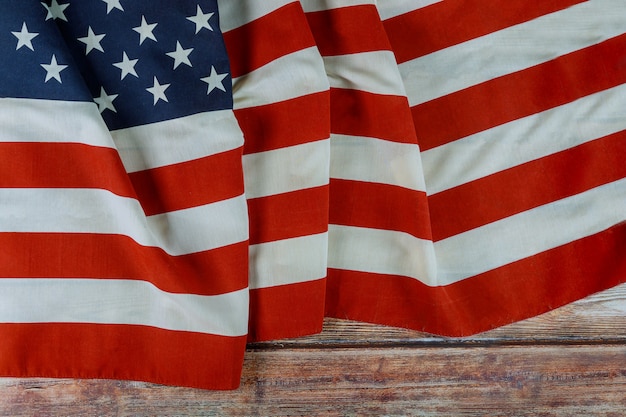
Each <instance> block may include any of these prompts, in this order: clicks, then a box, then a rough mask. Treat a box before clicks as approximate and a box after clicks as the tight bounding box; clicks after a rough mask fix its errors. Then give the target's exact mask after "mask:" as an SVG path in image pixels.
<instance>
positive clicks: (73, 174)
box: [0, 142, 135, 197]
mask: <svg viewBox="0 0 626 417" xmlns="http://www.w3.org/2000/svg"><path fill="white" fill-rule="evenodd" d="M0 188H99V189H105V190H109V191H111V192H113V193H115V194H117V195H120V196H124V197H134V196H135V192H134V190H133V187H132V185H131V183H130V181H129V180H128V176H127V174H126V170H125V169H124V166H123V165H122V161H121V160H120V157H119V155H118V153H117V151H116V150H115V149H112V148H105V147H99V146H91V145H85V144H81V143H47V142H37V143H30V142H2V143H0Z"/></svg>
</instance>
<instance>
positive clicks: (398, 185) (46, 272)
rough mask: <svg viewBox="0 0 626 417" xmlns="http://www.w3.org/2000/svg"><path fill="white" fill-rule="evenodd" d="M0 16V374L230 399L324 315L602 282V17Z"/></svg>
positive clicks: (615, 11) (85, 8)
mask: <svg viewBox="0 0 626 417" xmlns="http://www.w3.org/2000/svg"><path fill="white" fill-rule="evenodd" d="M2 8H3V10H2V13H1V14H0V53H1V54H2V55H3V56H4V57H5V60H4V62H3V63H2V64H0V65H1V66H2V70H3V71H2V72H1V73H0V107H1V109H0V127H1V130H0V171H1V172H2V175H0V239H2V245H1V246H0V248H1V249H0V340H2V342H1V343H0V374H2V375H8V376H22V377H26V376H29V377H32V376H46V377H75V378H78V377H80V378H113V379H131V380H142V381H151V382H158V383H163V384H170V385H181V386H193V387H201V388H209V389H230V388H235V387H236V386H237V385H238V382H239V375H240V372H241V367H242V361H243V355H244V350H245V344H246V342H247V341H261V340H269V339H280V338H286V337H297V336H302V335H306V334H314V333H317V332H319V331H320V330H321V326H322V320H323V317H324V316H330V317H337V318H342V319H350V320H359V321H365V322H371V323H379V324H385V325H393V326H400V327H405V328H410V329H416V330H422V331H427V332H431V333H435V334H439V335H452V336H461V335H469V334H473V333H477V332H481V331H484V330H488V329H491V328H494V327H497V326H501V325H504V324H507V323H511V322H513V321H516V320H521V319H524V318H527V317H531V316H533V315H537V314H540V313H542V312H545V311H548V310H550V309H552V308H556V307H558V306H560V305H563V304H565V303H568V302H571V301H574V300H576V299H579V298H582V297H585V296H586V295H589V294H591V293H594V292H597V291H600V290H603V289H606V288H609V287H611V286H614V285H617V284H619V283H621V282H625V281H626V163H625V162H624V161H625V160H626V116H625V115H624V110H623V109H624V108H626V102H625V101H626V90H625V88H626V26H625V25H624V22H626V4H624V3H623V2H622V1H621V0H587V1H584V0H554V1H551V2H538V3H536V4H534V3H533V4H530V3H529V2H522V1H519V0H508V1H502V0H487V1H482V2H476V1H474V0H469V1H468V0H466V1H460V0H378V1H376V0H351V1H348V0H301V1H290V0H267V1H255V0H193V1H192V0H184V1H179V2H167V1H164V0H158V1H156V0H155V1H151V2H148V1H145V2H130V1H127V0H90V1H86V0H85V1H82V2H78V1H75V0H74V1H72V0H48V1H44V2H24V1H17V0H10V1H9V0H7V1H6V2H5V4H4V5H3V6H2ZM222 33H223V35H222Z"/></svg>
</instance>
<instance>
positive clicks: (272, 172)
mask: <svg viewBox="0 0 626 417" xmlns="http://www.w3.org/2000/svg"><path fill="white" fill-rule="evenodd" d="M218 4H219V7H220V13H221V24H222V30H223V31H224V38H225V41H226V47H227V50H228V53H229V57H230V59H231V66H232V73H233V89H234V91H233V94H234V106H235V116H236V117H237V120H238V121H239V124H240V126H241V128H242V130H243V133H244V138H245V145H244V156H243V168H244V174H245V188H246V197H247V199H248V210H249V215H250V275H249V280H250V325H249V340H250V341H258V340H270V339H280V338H285V337H295V336H301V335H306V334H311V333H316V332H319V331H320V330H321V329H322V321H323V317H324V294H325V287H326V280H325V277H326V253H327V250H328V233H327V232H328V164H329V159H330V153H329V151H330V147H329V136H330V112H329V104H328V102H329V92H328V81H327V78H326V74H325V72H324V64H323V62H322V58H321V56H320V54H319V51H318V49H317V47H316V45H315V40H314V39H313V36H312V35H311V31H310V30H309V27H308V24H307V21H306V19H305V16H304V12H303V11H302V7H301V6H300V3H299V2H298V1H289V0H264V1H259V2H257V1H249V0H220V1H218Z"/></svg>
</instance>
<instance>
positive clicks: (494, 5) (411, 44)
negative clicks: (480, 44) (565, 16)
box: [383, 0, 585, 63]
mask: <svg viewBox="0 0 626 417" xmlns="http://www.w3.org/2000/svg"><path fill="white" fill-rule="evenodd" d="M584 1H585V0H551V1H536V2H528V1H526V0H487V1H486V0H446V1H442V2H439V3H436V4H433V5H430V6H427V7H424V8H421V9H418V10H415V11H413V12H409V13H406V14H403V15H400V16H396V17H392V18H390V19H388V20H385V21H384V22H383V23H384V26H385V29H386V31H387V36H388V37H389V41H390V42H391V45H392V47H393V51H394V53H395V54H396V59H397V61H398V63H403V62H406V61H410V60H411V59H415V58H418V57H420V56H423V55H426V54H429V53H431V52H435V51H438V50H440V49H444V48H447V47H449V46H452V45H456V44H459V43H462V42H465V41H468V40H470V39H474V38H478V37H480V36H484V35H487V34H489V33H492V32H496V31H498V30H501V29H504V28H507V27H509V26H513V25H516V24H520V23H523V22H527V21H529V20H532V19H535V18H537V17H540V16H543V15H546V14H549V13H553V12H556V11H559V10H563V9H566V8H568V7H570V6H573V5H575V4H578V3H583V2H584Z"/></svg>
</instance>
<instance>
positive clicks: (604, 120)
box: [422, 84, 626, 195]
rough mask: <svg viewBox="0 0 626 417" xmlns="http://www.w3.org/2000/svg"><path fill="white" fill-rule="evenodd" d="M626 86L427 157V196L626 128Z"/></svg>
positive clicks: (428, 153) (424, 156) (456, 143)
mask: <svg viewBox="0 0 626 417" xmlns="http://www.w3.org/2000/svg"><path fill="white" fill-rule="evenodd" d="M624 109H626V84H624V85H621V86H618V87H614V88H612V89H609V90H605V91H602V92H599V93H596V94H593V95H589V96H586V97H583V98H581V99H578V100H576V101H574V102H571V103H568V104H566V105H562V106H559V107H555V108H553V109H550V110H547V111H544V112H542V113H538V114H534V115H532V116H528V117H525V118H522V119H518V120H515V121H512V122H510V123H506V124H504V125H500V126H497V127H494V128H492V129H489V130H486V131H484V132H480V133H477V134H475V135H471V136H468V137H465V138H463V139H460V140H457V141H454V142H451V143H448V144H446V145H442V146H439V147H437V148H433V149H429V150H427V151H424V152H422V161H423V163H424V176H425V178H426V185H427V190H428V194H430V195H432V194H436V193H438V192H440V191H444V190H446V189H449V188H452V187H455V186H458V185H461V184H464V183H467V182H469V181H472V180H475V179H478V178H482V177H484V176H487V175H490V174H493V173H496V172H498V171H501V170H503V169H507V168H511V167H514V166H516V165H519V164H522V163H524V162H528V161H531V160H534V159H538V158H541V157H543V156H546V155H550V154H553V153H555V152H559V151H562V150H566V149H568V148H571V147H574V146H577V145H580V144H583V143H586V142H589V141H591V140H594V139H597V138H600V137H603V136H606V135H610V134H612V133H615V132H619V131H622V130H624V129H626V117H624Z"/></svg>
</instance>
